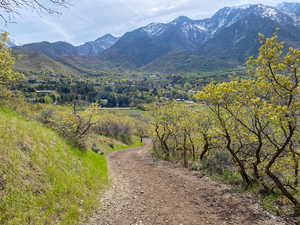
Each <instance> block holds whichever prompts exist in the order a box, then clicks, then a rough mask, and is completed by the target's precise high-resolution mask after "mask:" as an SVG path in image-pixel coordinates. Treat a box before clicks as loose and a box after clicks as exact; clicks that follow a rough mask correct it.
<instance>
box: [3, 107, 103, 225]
mask: <svg viewBox="0 0 300 225" xmlns="http://www.w3.org/2000/svg"><path fill="white" fill-rule="evenodd" d="M0 120H1V124H0V137H1V138H0V146H1V148H0V224H6V225H20V224H34V225H39V224H41V225H42V224H49V225H50V224H59V225H67V224H70V225H71V224H72V225H73V224H77V223H78V222H79V221H81V220H82V219H83V218H84V217H86V216H87V214H89V212H91V210H92V209H93V207H94V206H93V205H94V203H95V201H96V200H97V196H98V195H99V191H101V188H103V187H104V185H105V184H106V183H107V167H106V161H105V158H104V156H100V155H97V154H95V153H93V152H91V151H85V150H80V149H77V148H75V147H73V146H71V145H70V144H68V143H67V142H66V141H65V140H64V139H62V138H61V137H60V136H58V134H56V133H55V132H54V131H52V130H51V129H48V128H45V127H43V126H42V125H41V124H39V123H38V122H34V121H30V120H26V119H24V118H23V117H22V116H20V115H18V114H16V113H14V112H11V111H10V110H8V109H6V108H3V107H0Z"/></svg>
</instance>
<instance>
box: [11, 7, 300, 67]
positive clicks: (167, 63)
mask: <svg viewBox="0 0 300 225" xmlns="http://www.w3.org/2000/svg"><path fill="white" fill-rule="evenodd" d="M276 31H277V32H278V35H279V36H280V39H281V40H282V41H284V42H286V44H287V45H288V46H293V47H300V3H281V4H279V5H277V6H267V5H262V4H257V5H243V6H240V7H225V8H223V9H221V10H219V11H218V12H216V13H215V14H214V15H213V16H212V17H211V18H208V19H202V20H192V19H190V18H188V17H185V16H180V17H178V18H177V19H175V20H173V21H171V22H170V23H152V24H149V25H147V26H145V27H141V28H139V29H136V30H133V31H131V32H128V33H126V34H124V35H123V36H122V37H120V38H116V37H114V36H112V35H110V34H109V35H105V36H103V37H101V38H99V39H97V40H95V41H92V42H87V43H85V44H83V45H80V46H73V45H71V44H69V43H66V42H55V43H49V42H41V43H32V44H27V45H23V46H19V47H15V48H14V51H15V52H16V53H15V54H16V55H18V54H21V53H22V55H23V58H24V57H25V58H26V57H27V65H28V66H30V65H31V60H35V58H34V57H33V58H32V59H31V58H28V56H27V52H36V53H37V54H39V58H41V55H40V54H42V55H45V56H47V57H50V58H51V60H55V61H57V62H58V63H60V64H63V66H66V67H72V69H74V70H76V68H77V67H76V66H74V64H76V62H78V61H82V60H84V61H85V62H86V63H83V64H82V68H84V69H83V70H84V71H88V70H101V69H105V68H110V67H116V68H123V69H140V70H146V71H158V72H183V71H184V72H195V71H212V70H218V69H224V68H233V67H236V66H237V65H241V64H243V63H244V62H245V60H246V59H247V58H248V57H249V56H251V55H256V54H257V52H258V48H259V42H258V33H263V34H265V35H267V36H270V35H272V34H273V33H274V32H276ZM29 55H31V56H32V55H34V54H32V53H31V54H29ZM35 56H36V55H35ZM44 58H45V57H44ZM50 58H49V60H50ZM66 61H67V62H68V63H66ZM89 62H91V63H89ZM25 67H26V66H24V65H23V67H22V68H23V69H24V68H25ZM77 69H78V68H77Z"/></svg>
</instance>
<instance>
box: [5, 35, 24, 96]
mask: <svg viewBox="0 0 300 225" xmlns="http://www.w3.org/2000/svg"><path fill="white" fill-rule="evenodd" d="M8 40H9V38H8V33H1V36H0V97H2V98H3V97H6V96H8V95H9V94H10V92H9V91H8V89H9V87H10V86H11V84H13V83H14V82H16V81H17V80H19V79H21V78H22V77H23V75H22V74H20V73H18V72H16V71H15V70H14V68H13V66H14V64H15V60H14V58H13V57H12V53H11V49H10V48H8V47H7V46H6V42H7V41H8Z"/></svg>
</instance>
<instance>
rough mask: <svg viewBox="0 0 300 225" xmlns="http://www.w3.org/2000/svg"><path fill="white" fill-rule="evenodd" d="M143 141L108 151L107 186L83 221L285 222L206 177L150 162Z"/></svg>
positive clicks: (141, 224) (156, 224)
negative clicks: (99, 202) (92, 212)
mask: <svg viewBox="0 0 300 225" xmlns="http://www.w3.org/2000/svg"><path fill="white" fill-rule="evenodd" d="M145 143H146V144H145V146H143V147H140V148H135V149H128V150H124V151H119V152H114V153H113V154H112V155H110V156H109V158H108V161H109V169H110V177H111V178H112V186H111V188H110V189H109V190H108V191H107V192H106V193H105V194H104V195H103V197H102V208H101V209H99V211H98V212H96V213H95V215H94V216H93V217H92V218H91V219H90V221H89V222H88V223H87V225H225V224H226V225H255V224H259V225H283V224H285V223H283V222H281V221H280V220H279V219H278V218H275V217H273V216H271V215H269V214H267V213H265V212H263V211H262V210H261V209H259V207H258V205H257V204H255V203H254V202H253V201H252V200H251V199H249V198H248V199H241V198H239V197H236V196H234V195H232V194H230V189H229V188H226V186H224V185H220V184H217V183H216V182H214V181H212V180H210V179H209V178H208V177H202V178H199V177H197V176H195V175H193V174H191V172H189V171H187V170H184V169H180V168H174V167H172V166H171V165H170V164H169V163H166V162H154V161H153V160H152V158H151V157H150V156H149V154H148V153H147V150H149V149H150V148H151V141H150V140H145Z"/></svg>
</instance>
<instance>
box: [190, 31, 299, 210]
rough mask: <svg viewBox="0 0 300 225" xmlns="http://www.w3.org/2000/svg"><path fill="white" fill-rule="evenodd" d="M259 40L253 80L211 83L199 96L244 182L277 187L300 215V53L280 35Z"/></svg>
mask: <svg viewBox="0 0 300 225" xmlns="http://www.w3.org/2000/svg"><path fill="white" fill-rule="evenodd" d="M260 38H261V43H262V46H261V48H260V50H259V55H258V57H257V58H254V57H251V58H250V59H249V61H248V62H247V65H248V69H249V74H250V75H251V76H252V78H251V79H250V80H233V81H231V82H224V83H220V84H210V85H208V86H206V87H205V88H204V89H203V90H202V91H201V92H199V93H198V94H197V95H196V97H197V98H198V99H200V100H201V101H204V102H205V103H206V105H207V106H208V108H209V109H210V110H211V112H212V114H213V115H214V120H215V121H216V123H215V125H216V128H215V129H216V131H218V132H219V134H220V138H221V140H224V143H225V146H226V150H227V151H228V152H229V153H230V154H231V156H232V160H233V161H234V162H235V163H236V165H237V167H238V168H239V172H240V174H241V176H242V178H243V180H244V181H245V183H247V185H250V184H252V183H253V182H256V183H259V184H260V185H262V186H263V187H264V189H265V190H266V191H267V192H270V191H272V190H273V189H274V188H275V189H276V190H278V191H280V192H281V193H282V195H283V196H285V197H286V198H287V199H288V200H290V202H292V203H293V204H294V206H295V209H296V211H297V212H299V210H300V201H299V199H298V197H297V196H298V195H297V193H298V191H299V187H298V168H299V157H300V155H299V153H298V151H299V150H298V149H299V147H300V146H299V142H298V141H297V140H298V139H299V125H298V121H299V106H300V104H299V103H300V101H299V100H300V99H299V94H300V93H299V91H300V85H299V80H300V75H299V70H300V50H298V49H294V48H289V49H287V50H285V47H284V44H283V43H281V42H279V41H278V37H277V36H276V35H274V36H273V37H271V38H265V37H264V36H263V35H260ZM270 181H272V182H270Z"/></svg>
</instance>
